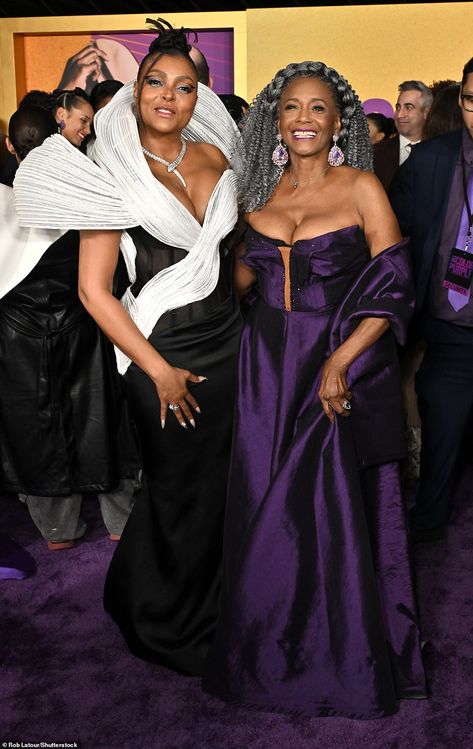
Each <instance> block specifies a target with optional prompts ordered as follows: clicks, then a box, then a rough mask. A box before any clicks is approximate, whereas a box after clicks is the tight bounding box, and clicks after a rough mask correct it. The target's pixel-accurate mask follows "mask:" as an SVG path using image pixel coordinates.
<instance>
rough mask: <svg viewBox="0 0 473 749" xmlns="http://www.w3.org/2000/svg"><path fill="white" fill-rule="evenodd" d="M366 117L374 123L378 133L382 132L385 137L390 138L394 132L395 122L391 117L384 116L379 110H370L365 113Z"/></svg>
mask: <svg viewBox="0 0 473 749" xmlns="http://www.w3.org/2000/svg"><path fill="white" fill-rule="evenodd" d="M366 119H368V120H371V122H373V123H374V125H375V127H376V129H377V130H378V131H379V132H380V133H384V137H385V138H390V137H391V136H392V135H395V133H396V124H395V122H394V120H393V118H392V117H386V115H384V114H382V113H381V112H370V113H369V114H367V115H366Z"/></svg>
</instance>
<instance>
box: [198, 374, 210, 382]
mask: <svg viewBox="0 0 473 749" xmlns="http://www.w3.org/2000/svg"><path fill="white" fill-rule="evenodd" d="M208 379H209V378H208V377H204V376H203V375H199V382H203V381H204V380H208Z"/></svg>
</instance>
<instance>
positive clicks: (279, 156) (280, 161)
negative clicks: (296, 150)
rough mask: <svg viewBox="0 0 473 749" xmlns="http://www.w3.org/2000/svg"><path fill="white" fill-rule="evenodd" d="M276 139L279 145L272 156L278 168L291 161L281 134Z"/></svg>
mask: <svg viewBox="0 0 473 749" xmlns="http://www.w3.org/2000/svg"><path fill="white" fill-rule="evenodd" d="M276 138H277V139H278V144H277V146H276V148H275V149H274V151H273V153H272V154H271V161H272V162H273V164H275V165H276V166H284V165H285V164H287V162H288V161H289V154H288V152H287V148H286V146H285V145H284V143H283V142H282V136H281V133H278V134H277V136H276Z"/></svg>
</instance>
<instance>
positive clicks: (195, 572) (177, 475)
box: [104, 228, 241, 675]
mask: <svg viewBox="0 0 473 749" xmlns="http://www.w3.org/2000/svg"><path fill="white" fill-rule="evenodd" d="M129 233H130V234H131V236H132V237H133V240H134V242H135V245H136V247H137V259H136V268H137V281H136V283H135V285H134V288H133V292H134V294H137V293H138V292H139V290H140V289H141V288H142V286H143V285H144V284H145V283H146V282H147V281H148V280H149V279H151V278H152V277H153V276H154V275H155V274H156V273H158V272H159V271H160V270H162V269H163V268H165V267H169V266H170V265H173V264H174V263H176V262H178V261H179V260H181V259H182V258H183V257H184V256H185V254H186V253H185V251H183V250H181V249H177V248H173V247H169V246H167V245H164V244H162V243H160V242H159V241H158V240H156V239H155V238H154V237H152V236H150V235H149V234H147V233H146V232H145V231H144V230H143V229H141V228H137V229H132V230H130V232H129ZM225 253H226V251H225V250H224V249H223V246H222V248H221V271H220V279H219V282H218V285H217V287H216V289H215V290H214V291H213V292H212V294H211V295H210V296H209V297H207V298H206V299H204V300H202V301H199V302H195V303H193V304H190V305H187V306H185V307H182V308H179V309H176V310H173V311H171V312H168V313H166V314H165V315H163V316H162V317H161V318H160V320H159V321H158V322H157V324H156V326H155V328H154V330H153V332H152V334H151V336H150V337H149V341H150V343H151V344H152V345H153V346H154V347H155V348H156V349H157V350H158V351H159V352H160V353H161V354H162V355H163V356H164V358H165V359H166V360H167V361H168V362H169V363H170V364H172V365H173V366H176V367H182V368H185V369H189V370H191V371H192V372H194V373H195V374H198V375H205V376H206V377H208V381H206V382H203V383H201V384H199V385H192V384H191V385H190V389H192V391H193V393H194V395H195V397H196V399H197V402H198V403H199V405H200V407H201V410H202V415H201V416H199V415H198V414H197V415H196V421H197V427H196V429H195V430H194V429H192V428H191V427H189V429H188V430H185V429H182V427H180V426H179V424H178V423H177V421H176V419H175V418H174V416H173V415H172V414H170V413H169V415H168V417H167V420H166V427H165V429H164V430H162V429H161V424H160V409H159V399H158V396H157V393H156V389H155V386H154V384H153V383H152V381H151V380H150V379H149V378H148V377H147V376H146V375H145V374H144V373H143V372H142V371H141V370H140V369H139V368H138V367H137V366H136V365H134V364H131V365H130V367H129V369H128V371H127V373H126V375H125V377H124V381H125V387H126V393H127V398H128V401H129V403H130V407H131V409H132V411H133V414H134V418H135V421H136V424H137V428H138V434H139V438H140V441H141V448H142V456H143V486H142V489H141V491H140V493H139V495H138V497H137V500H136V502H135V506H134V508H133V510H132V513H131V516H130V518H129V520H128V523H127V525H126V527H125V531H124V533H123V536H122V539H121V541H120V543H119V545H118V547H117V549H116V552H115V554H114V557H113V559H112V563H111V565H110V569H109V572H108V575H107V580H106V585H105V599H104V601H105V608H106V609H107V610H108V611H109V612H110V613H111V614H112V616H113V618H114V619H115V621H116V622H117V624H118V625H119V627H120V629H121V631H122V633H123V635H124V637H125V639H126V641H127V644H128V646H129V648H130V650H131V652H132V653H133V654H134V655H137V656H138V657H140V658H144V659H146V660H150V661H154V662H156V663H160V664H162V665H164V666H167V667H169V668H172V669H174V670H176V671H179V672H182V673H185V674H192V675H197V674H200V673H202V671H203V666H204V663H205V660H206V656H207V651H208V647H209V644H210V639H211V637H212V635H213V632H214V628H215V622H216V618H217V607H218V600H219V593H220V580H221V554H222V527H223V515H224V505H225V495H226V484H227V473H228V463H229V457H230V444H231V432H232V415H233V403H234V389H235V374H236V361H237V352H238V344H239V337H240V327H241V324H240V313H239V309H238V306H237V305H236V303H235V301H234V299H233V297H232V293H231V256H230V255H229V253H227V254H225Z"/></svg>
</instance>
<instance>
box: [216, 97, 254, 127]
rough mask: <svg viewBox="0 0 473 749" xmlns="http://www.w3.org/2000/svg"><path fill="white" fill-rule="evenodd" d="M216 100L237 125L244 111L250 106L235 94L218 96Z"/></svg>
mask: <svg viewBox="0 0 473 749" xmlns="http://www.w3.org/2000/svg"><path fill="white" fill-rule="evenodd" d="M218 98H219V99H220V100H221V101H222V102H223V103H224V105H225V108H226V110H227V112H229V114H231V116H232V117H233V119H234V120H235V122H236V124H237V125H239V124H240V122H241V121H242V119H243V115H244V114H245V111H246V110H247V109H248V108H249V106H250V105H249V104H248V102H247V101H245V100H244V99H242V97H241V96H237V95H236V94H219V95H218Z"/></svg>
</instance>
